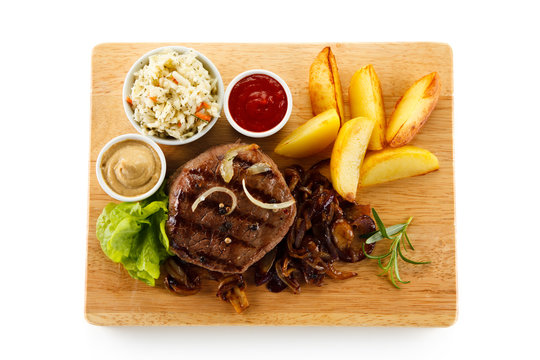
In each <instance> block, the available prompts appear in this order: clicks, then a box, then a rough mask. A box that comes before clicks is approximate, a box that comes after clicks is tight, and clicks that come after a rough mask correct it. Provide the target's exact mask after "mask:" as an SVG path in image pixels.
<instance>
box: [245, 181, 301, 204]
mask: <svg viewBox="0 0 540 360" xmlns="http://www.w3.org/2000/svg"><path fill="white" fill-rule="evenodd" d="M242 186H243V187H244V192H245V193H246V196H247V198H248V199H249V201H251V202H252V203H253V204H255V205H257V206H258V207H260V208H263V209H269V210H279V209H285V208H288V207H289V206H291V205H294V203H295V200H294V199H292V200H289V201H285V202H282V203H277V204H269V203H263V202H262V201H259V200H257V199H255V198H254V197H253V196H252V195H251V194H250V193H249V191H248V189H247V187H246V179H242Z"/></svg>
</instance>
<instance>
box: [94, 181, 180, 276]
mask: <svg viewBox="0 0 540 360" xmlns="http://www.w3.org/2000/svg"><path fill="white" fill-rule="evenodd" d="M164 186H165V185H163V186H162V187H161V188H160V189H159V191H158V192H157V193H155V194H154V195H152V196H151V197H149V198H148V199H145V200H142V201H139V202H123V203H119V204H115V203H110V204H108V205H107V206H106V207H105V208H104V209H103V211H102V213H101V215H100V216H99V218H98V220H97V224H96V235H97V238H98V239H99V242H100V245H101V249H102V250H103V252H104V253H105V255H107V257H108V258H109V259H111V260H112V261H114V262H117V263H121V264H122V265H124V268H125V269H126V270H127V271H128V273H129V275H131V276H132V277H133V278H135V279H138V280H141V281H144V282H145V283H146V284H148V285H151V286H154V285H155V279H157V278H159V267H160V264H161V263H162V262H163V261H164V260H165V259H167V258H168V257H169V256H170V255H171V253H170V252H169V239H168V238H167V234H166V232H165V222H166V221H167V213H168V203H169V199H168V197H167V195H166V194H165V191H164Z"/></svg>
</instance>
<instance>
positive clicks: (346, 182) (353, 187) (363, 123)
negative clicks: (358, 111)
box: [330, 117, 375, 202]
mask: <svg viewBox="0 0 540 360" xmlns="http://www.w3.org/2000/svg"><path fill="white" fill-rule="evenodd" d="M374 125H375V121H374V120H372V119H369V118H365V117H358V118H354V119H352V120H349V121H347V122H346V123H345V124H343V126H342V127H341V130H339V133H338V136H337V139H336V142H335V143H334V148H333V149H332V156H331V157H330V175H331V177H332V185H333V186H334V189H335V190H336V191H337V192H338V194H340V195H341V196H342V197H343V198H344V199H345V200H347V201H350V202H354V201H355V200H356V191H357V189H358V181H359V178H360V168H361V166H362V160H363V159H364V155H365V153H366V149H367V146H368V144H369V139H370V138H371V133H372V132H373V127H374Z"/></svg>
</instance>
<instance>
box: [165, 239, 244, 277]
mask: <svg viewBox="0 0 540 360" xmlns="http://www.w3.org/2000/svg"><path fill="white" fill-rule="evenodd" d="M171 247H172V248H173V249H174V250H176V251H177V252H179V253H181V254H183V256H180V257H181V258H182V259H184V260H186V261H188V262H190V261H189V260H190V259H191V260H192V261H197V262H198V261H201V258H202V259H204V260H203V261H201V262H203V263H205V262H208V261H212V262H216V263H218V264H221V265H224V266H228V267H232V268H233V269H235V270H236V271H237V272H238V271H241V270H242V268H241V267H240V266H237V265H234V264H232V263H231V262H230V260H223V259H221V258H217V257H214V256H210V255H207V254H203V253H201V252H196V253H195V256H192V255H191V254H190V253H189V251H188V249H187V248H185V247H183V246H179V245H178V244H174V245H173V246H171ZM231 272H233V271H231Z"/></svg>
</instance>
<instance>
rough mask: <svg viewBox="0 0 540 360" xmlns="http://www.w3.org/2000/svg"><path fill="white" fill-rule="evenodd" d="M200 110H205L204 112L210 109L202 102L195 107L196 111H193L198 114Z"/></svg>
mask: <svg viewBox="0 0 540 360" xmlns="http://www.w3.org/2000/svg"><path fill="white" fill-rule="evenodd" d="M202 108H205V109H206V110H208V109H210V105H209V104H208V103H206V102H204V101H203V102H202V103H201V104H200V105H199V106H197V110H195V111H196V112H199V111H201V109H202Z"/></svg>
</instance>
